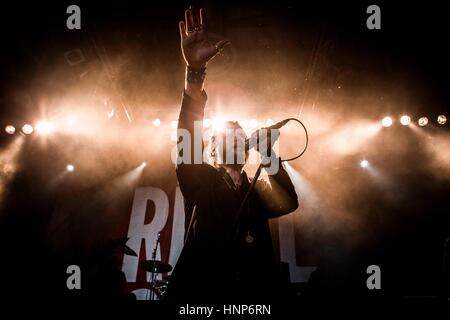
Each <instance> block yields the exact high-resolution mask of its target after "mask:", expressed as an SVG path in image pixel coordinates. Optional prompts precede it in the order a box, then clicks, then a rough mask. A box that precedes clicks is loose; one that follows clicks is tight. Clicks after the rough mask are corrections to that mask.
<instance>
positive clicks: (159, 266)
mask: <svg viewBox="0 0 450 320" xmlns="http://www.w3.org/2000/svg"><path fill="white" fill-rule="evenodd" d="M139 267H141V269H144V270H145V271H147V272H154V273H166V272H170V271H172V266H171V265H170V264H168V263H164V262H162V261H159V260H146V261H141V262H139Z"/></svg>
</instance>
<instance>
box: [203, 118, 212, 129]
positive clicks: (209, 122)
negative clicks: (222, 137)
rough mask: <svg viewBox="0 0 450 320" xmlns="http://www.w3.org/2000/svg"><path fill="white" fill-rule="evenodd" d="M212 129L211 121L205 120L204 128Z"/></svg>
mask: <svg viewBox="0 0 450 320" xmlns="http://www.w3.org/2000/svg"><path fill="white" fill-rule="evenodd" d="M209 127H211V119H208V118H205V119H204V120H203V128H209Z"/></svg>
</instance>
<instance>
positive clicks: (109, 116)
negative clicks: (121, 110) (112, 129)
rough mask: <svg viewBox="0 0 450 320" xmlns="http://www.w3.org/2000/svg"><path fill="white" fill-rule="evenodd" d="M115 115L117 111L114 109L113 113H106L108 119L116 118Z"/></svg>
mask: <svg viewBox="0 0 450 320" xmlns="http://www.w3.org/2000/svg"><path fill="white" fill-rule="evenodd" d="M114 113H115V110H114V108H112V109H111V111H108V112H107V113H106V116H107V117H108V119H111V118H112V117H114Z"/></svg>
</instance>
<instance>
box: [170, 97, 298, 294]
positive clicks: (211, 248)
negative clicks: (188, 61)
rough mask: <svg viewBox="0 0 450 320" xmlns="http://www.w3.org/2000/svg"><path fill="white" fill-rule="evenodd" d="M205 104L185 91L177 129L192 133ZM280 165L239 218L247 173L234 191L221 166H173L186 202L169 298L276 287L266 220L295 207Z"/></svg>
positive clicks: (258, 184) (264, 290)
mask: <svg viewBox="0 0 450 320" xmlns="http://www.w3.org/2000/svg"><path fill="white" fill-rule="evenodd" d="M205 103H206V94H205V95H204V98H203V99H202V100H201V101H196V100H194V99H192V98H190V97H189V96H187V95H186V94H184V95H183V101H182V105H181V111H180V115H179V121H178V128H183V129H187V130H189V131H190V132H191V136H192V137H193V132H194V121H202V120H203V115H204V107H205ZM192 140H194V139H192ZM191 150H193V146H192V149H191ZM192 158H193V155H192ZM192 160H193V159H192ZM279 168H280V169H279V170H278V172H277V173H276V174H275V175H271V176H269V180H270V183H271V185H269V184H267V183H266V182H265V181H263V180H259V181H257V182H256V185H255V189H254V190H253V192H252V193H251V196H250V197H249V200H248V201H247V204H246V206H245V207H244V210H242V213H241V215H239V219H238V216H237V213H238V209H239V206H240V204H241V202H242V199H243V197H244V196H245V193H246V192H247V190H248V187H249V185H250V181H249V179H248V177H247V175H246V173H245V172H243V173H242V174H243V176H242V178H243V179H242V181H243V182H242V185H241V187H240V188H239V189H237V190H236V189H235V186H234V183H233V181H232V179H231V177H230V176H229V175H228V173H227V172H226V171H225V170H224V169H217V168H215V167H213V166H211V165H209V164H207V163H202V164H193V162H191V163H190V164H188V163H182V164H179V165H178V166H177V169H176V173H177V178H178V182H179V185H180V189H181V192H182V193H183V196H184V201H185V231H186V234H185V245H184V248H183V250H182V253H181V254H180V257H179V259H178V262H177V265H176V266H175V269H174V271H173V273H172V279H171V282H170V284H169V288H168V290H167V299H168V300H177V301H180V302H187V301H211V302H224V301H230V300H234V299H241V298H244V297H254V298H258V297H259V296H260V295H263V296H264V297H267V294H268V291H270V290H275V286H276V284H277V281H278V264H279V263H278V262H277V260H276V259H275V254H274V250H273V245H272V238H271V234H270V229H269V223H268V219H269V218H277V217H280V216H282V215H285V214H288V213H290V212H292V211H294V210H296V209H297V207H298V201H297V194H296V193H295V190H294V186H293V185H292V183H291V180H290V178H289V176H288V175H287V173H286V171H285V170H284V169H283V167H282V166H281V163H280V166H279ZM236 230H238V231H236ZM236 235H237V237H236ZM248 236H250V237H251V238H249V237H248ZM246 240H247V241H246Z"/></svg>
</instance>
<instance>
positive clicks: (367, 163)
mask: <svg viewBox="0 0 450 320" xmlns="http://www.w3.org/2000/svg"><path fill="white" fill-rule="evenodd" d="M359 165H360V166H361V168H367V167H368V166H369V161H367V160H366V159H364V160H361V162H360V163H359Z"/></svg>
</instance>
